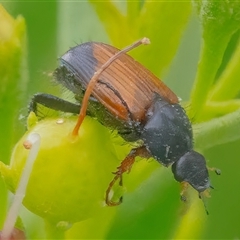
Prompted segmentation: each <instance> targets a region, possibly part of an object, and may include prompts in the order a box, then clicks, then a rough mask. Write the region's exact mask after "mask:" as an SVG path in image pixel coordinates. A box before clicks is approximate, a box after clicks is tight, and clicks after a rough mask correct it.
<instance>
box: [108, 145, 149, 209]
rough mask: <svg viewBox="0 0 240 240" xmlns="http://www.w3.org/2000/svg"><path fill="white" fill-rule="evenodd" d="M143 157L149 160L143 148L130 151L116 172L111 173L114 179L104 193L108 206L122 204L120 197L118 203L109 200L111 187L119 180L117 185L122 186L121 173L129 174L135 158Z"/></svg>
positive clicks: (147, 153)
mask: <svg viewBox="0 0 240 240" xmlns="http://www.w3.org/2000/svg"><path fill="white" fill-rule="evenodd" d="M138 156H139V157H144V158H149V157H150V155H149V152H148V151H147V150H146V148H145V146H141V147H138V148H134V149H132V150H131V151H130V153H129V154H128V155H127V157H126V158H125V159H124V160H123V161H122V162H121V165H120V166H119V167H117V171H116V172H113V174H115V177H114V178H113V180H112V181H111V182H110V183H109V186H108V189H107V191H106V198H105V202H106V204H107V205H108V206H117V205H119V204H121V203H122V197H120V199H119V201H118V202H113V201H111V200H110V199H109V194H110V191H111V189H112V187H113V185H114V184H115V183H116V181H117V180H119V185H120V186H122V184H123V180H122V175H123V173H125V172H127V173H129V172H130V171H131V168H132V166H133V164H134V162H135V158H136V157H138Z"/></svg>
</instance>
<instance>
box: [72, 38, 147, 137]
mask: <svg viewBox="0 0 240 240" xmlns="http://www.w3.org/2000/svg"><path fill="white" fill-rule="evenodd" d="M141 44H144V45H147V44H150V40H149V39H148V38H145V37H144V38H142V39H140V40H138V41H136V42H135V43H133V44H132V45H130V46H128V47H126V48H124V49H122V50H121V51H119V52H117V53H116V54H115V55H113V56H112V57H111V58H109V59H108V61H106V62H105V63H104V64H103V65H102V66H101V67H100V68H99V69H98V70H97V71H96V72H95V73H94V75H93V77H92V78H91V80H90V81H89V84H88V86H87V89H86V91H85V94H84V97H83V101H82V106H81V109H80V113H79V116H78V121H77V124H76V126H75V128H74V129H73V132H72V135H73V136H77V135H78V130H79V128H80V126H81V124H82V122H83V120H84V118H85V116H86V111H87V105H88V100H89V97H90V95H91V93H92V91H93V89H94V87H95V84H96V83H97V81H98V78H99V76H100V75H101V73H102V72H103V71H104V70H105V69H106V68H108V66H109V65H110V64H111V63H112V62H114V61H115V60H116V59H118V58H119V56H120V55H121V54H123V53H126V52H128V51H130V50H132V49H134V48H136V47H138V46H139V45H141Z"/></svg>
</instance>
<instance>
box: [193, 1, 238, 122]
mask: <svg viewBox="0 0 240 240" xmlns="http://www.w3.org/2000/svg"><path fill="white" fill-rule="evenodd" d="M193 2H194V4H195V6H196V9H197V12H198V15H199V18H200V21H201V23H202V27H203V30H202V31H203V32H202V36H203V44H202V50H201V56H200V61H199V65H198V71H197V75H196V79H195V84H194V87H193V90H192V93H191V107H190V110H189V115H190V116H191V117H194V119H195V121H201V118H202V110H203V108H204V105H205V103H206V101H207V97H208V94H209V91H210V89H211V88H212V85H213V83H214V80H215V76H216V73H217V71H218V69H219V67H220V65H221V62H222V59H223V55H224V53H225V50H226V48H227V45H228V43H229V41H230V39H231V37H232V35H233V34H234V33H235V32H236V31H237V30H238V29H239V28H240V17H239V12H240V1H213V0H207V1H193Z"/></svg>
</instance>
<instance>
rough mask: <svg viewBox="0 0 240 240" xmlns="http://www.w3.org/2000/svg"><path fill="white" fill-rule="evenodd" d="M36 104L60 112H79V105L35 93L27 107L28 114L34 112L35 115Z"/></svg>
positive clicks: (49, 95)
mask: <svg viewBox="0 0 240 240" xmlns="http://www.w3.org/2000/svg"><path fill="white" fill-rule="evenodd" d="M37 104H41V105H43V106H45V107H47V108H50V109H53V110H57V111H61V112H69V113H75V114H78V113H79V111H80V105H79V104H75V103H72V102H68V101H66V100H64V99H61V98H59V97H56V96H53V95H51V94H46V93H37V94H35V95H33V98H32V99H31V102H30V104H29V106H28V110H29V112H31V111H32V112H34V113H36V115H38V114H37Z"/></svg>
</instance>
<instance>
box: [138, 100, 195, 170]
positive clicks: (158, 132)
mask: <svg viewBox="0 0 240 240" xmlns="http://www.w3.org/2000/svg"><path fill="white" fill-rule="evenodd" d="M141 137H142V139H143V141H144V144H145V146H146V148H147V149H148V150H149V152H150V153H151V154H152V156H153V157H154V158H156V159H157V160H158V161H159V162H160V163H162V164H163V165H166V166H168V165H170V164H172V163H174V162H176V161H178V159H179V158H180V157H181V156H182V155H183V154H185V153H186V152H188V151H190V150H191V149H192V147H193V135H192V127H191V123H190V121H189V119H188V117H187V115H186V113H185V111H184V109H183V108H182V107H181V106H180V105H179V104H170V103H168V102H166V101H165V100H164V99H162V98H161V97H160V96H159V95H157V96H156V97H155V100H154V101H153V104H152V106H151V107H150V108H149V109H148V111H147V120H146V124H145V126H144V129H143V131H142V136H141Z"/></svg>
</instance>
